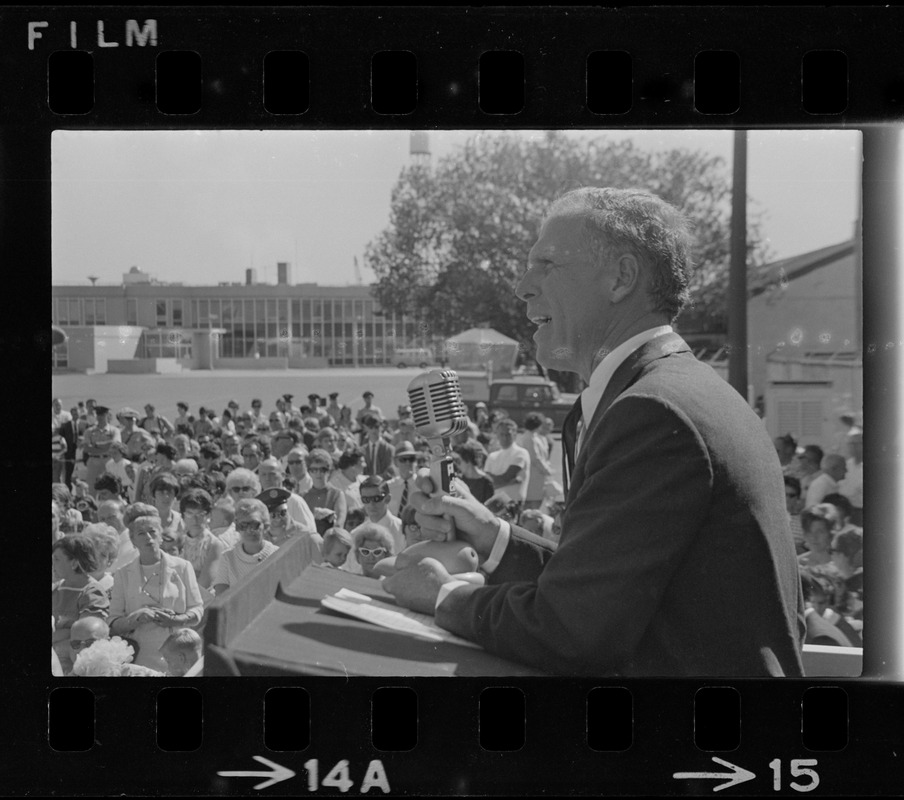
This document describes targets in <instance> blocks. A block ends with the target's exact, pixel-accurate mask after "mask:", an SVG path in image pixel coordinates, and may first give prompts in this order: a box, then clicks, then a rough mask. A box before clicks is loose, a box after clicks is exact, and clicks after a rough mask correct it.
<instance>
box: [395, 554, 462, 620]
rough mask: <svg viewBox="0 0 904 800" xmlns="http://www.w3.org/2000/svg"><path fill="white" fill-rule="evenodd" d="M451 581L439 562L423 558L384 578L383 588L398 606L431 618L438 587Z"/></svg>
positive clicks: (450, 577)
mask: <svg viewBox="0 0 904 800" xmlns="http://www.w3.org/2000/svg"><path fill="white" fill-rule="evenodd" d="M451 580H453V578H452V576H451V575H450V574H449V573H448V572H447V571H446V568H445V567H444V566H443V565H442V564H440V563H439V561H437V560H436V559H435V558H425V559H424V560H423V561H421V562H420V563H418V564H414V565H413V566H411V567H408V568H406V569H402V570H399V571H398V572H396V573H395V574H394V575H392V576H391V577H389V578H386V579H385V580H384V581H383V588H384V589H385V590H386V591H387V592H389V593H390V594H391V595H393V596H394V597H395V599H396V600H397V601H398V603H399V605H402V606H404V607H405V608H410V609H411V610H412V611H419V612H420V613H421V614H430V615H431V616H432V615H433V613H434V611H435V609H436V597H437V595H438V594H439V588H440V586H442V585H443V584H444V583H448V582H449V581H451Z"/></svg>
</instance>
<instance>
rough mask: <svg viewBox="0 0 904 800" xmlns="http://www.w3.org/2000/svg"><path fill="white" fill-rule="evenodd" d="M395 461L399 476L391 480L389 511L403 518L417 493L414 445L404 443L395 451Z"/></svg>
mask: <svg viewBox="0 0 904 800" xmlns="http://www.w3.org/2000/svg"><path fill="white" fill-rule="evenodd" d="M394 460H395V466H396V469H397V470H398V471H399V474H398V475H396V476H395V477H393V478H391V479H390V480H389V511H390V513H392V514H394V515H395V516H397V517H401V516H402V512H403V511H404V510H405V507H406V506H407V505H408V501H409V500H410V499H411V495H412V494H413V493H414V491H415V485H414V465H415V464H416V463H417V453H416V452H415V450H414V445H412V444H411V442H408V441H402V443H401V444H400V445H399V446H398V447H397V448H396V450H395V454H394Z"/></svg>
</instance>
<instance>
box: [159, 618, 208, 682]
mask: <svg viewBox="0 0 904 800" xmlns="http://www.w3.org/2000/svg"><path fill="white" fill-rule="evenodd" d="M202 647H203V642H202V640H201V637H200V636H199V635H198V632H197V631H195V630H192V629H191V628H176V629H175V630H174V631H173V632H172V633H171V634H170V635H169V636H168V637H167V638H166V641H164V642H163V644H162V645H160V654H161V655H162V656H163V658H164V659H165V660H166V674H167V675H168V676H170V677H173V678H181V677H183V676H184V675H185V673H186V672H188V671H189V670H190V669H191V668H192V667H193V666H194V665H195V664H196V663H197V661H198V659H200V658H201V650H202Z"/></svg>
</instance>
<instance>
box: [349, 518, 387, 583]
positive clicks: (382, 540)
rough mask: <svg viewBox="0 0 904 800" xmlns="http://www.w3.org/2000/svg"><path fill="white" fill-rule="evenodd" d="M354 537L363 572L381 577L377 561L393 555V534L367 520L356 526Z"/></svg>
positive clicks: (370, 576)
mask: <svg viewBox="0 0 904 800" xmlns="http://www.w3.org/2000/svg"><path fill="white" fill-rule="evenodd" d="M353 539H354V542H355V559H356V560H357V562H358V565H359V566H360V567H361V574H362V575H364V576H365V577H368V578H377V577H379V573H378V572H377V571H376V570H375V567H376V565H377V562H379V561H382V560H383V559H384V558H388V557H389V556H391V555H392V552H393V550H392V547H393V541H392V534H391V533H390V532H389V531H388V530H386V528H384V527H382V526H380V525H376V524H374V523H373V522H365V523H363V524H361V525H359V526H358V527H357V528H355V531H354V534H353Z"/></svg>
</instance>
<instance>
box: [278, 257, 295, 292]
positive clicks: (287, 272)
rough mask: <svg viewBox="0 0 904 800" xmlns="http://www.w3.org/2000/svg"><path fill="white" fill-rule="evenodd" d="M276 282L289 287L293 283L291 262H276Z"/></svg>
mask: <svg viewBox="0 0 904 800" xmlns="http://www.w3.org/2000/svg"><path fill="white" fill-rule="evenodd" d="M276 282H277V283H278V284H279V285H280V286H288V285H289V284H290V283H292V265H291V264H289V262H287V261H277V262H276Z"/></svg>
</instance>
